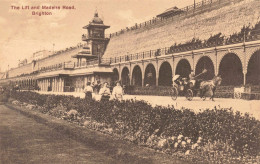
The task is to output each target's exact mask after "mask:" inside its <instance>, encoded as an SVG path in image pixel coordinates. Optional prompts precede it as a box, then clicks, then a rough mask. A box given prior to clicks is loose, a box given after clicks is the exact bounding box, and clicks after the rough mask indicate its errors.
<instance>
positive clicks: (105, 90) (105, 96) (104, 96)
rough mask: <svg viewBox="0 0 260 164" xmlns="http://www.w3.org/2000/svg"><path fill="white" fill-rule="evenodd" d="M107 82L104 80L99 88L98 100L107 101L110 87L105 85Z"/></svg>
mask: <svg viewBox="0 0 260 164" xmlns="http://www.w3.org/2000/svg"><path fill="white" fill-rule="evenodd" d="M107 85H108V83H107V82H105V83H104V85H103V87H102V88H101V89H100V91H99V94H100V95H101V100H100V101H108V100H109V98H110V94H111V93H110V89H109V88H108V87H107Z"/></svg>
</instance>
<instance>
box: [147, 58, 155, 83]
mask: <svg viewBox="0 0 260 164" xmlns="http://www.w3.org/2000/svg"><path fill="white" fill-rule="evenodd" d="M146 84H149V85H150V86H153V85H156V70H155V68H154V66H153V64H151V63H149V64H148V65H147V66H146V68H145V74H144V85H146Z"/></svg>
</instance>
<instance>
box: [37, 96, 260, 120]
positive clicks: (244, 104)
mask: <svg viewBox="0 0 260 164" xmlns="http://www.w3.org/2000/svg"><path fill="white" fill-rule="evenodd" d="M40 93H41V94H62V95H73V96H75V97H81V98H84V96H85V95H84V93H79V92H65V93H64V92H63V93H58V92H57V93H55V92H40ZM94 96H95V97H96V99H97V100H99V99H100V95H94ZM124 99H137V100H144V101H147V102H148V103H150V104H151V105H152V106H156V105H162V106H168V105H170V106H171V105H173V106H174V107H175V108H177V109H181V108H182V107H185V108H189V109H193V110H194V111H195V112H198V111H199V110H200V109H202V110H204V109H214V107H215V106H216V107H221V108H232V109H234V110H235V111H240V112H241V113H246V112H247V113H249V114H250V115H251V116H254V117H255V118H256V119H258V120H260V100H242V99H231V98H215V101H214V102H213V101H210V100H209V99H208V98H207V99H206V100H205V101H203V100H201V99H200V98H199V97H194V98H193V100H192V101H188V100H186V98H185V97H178V99H177V100H175V101H173V100H172V99H171V97H169V96H149V95H124Z"/></svg>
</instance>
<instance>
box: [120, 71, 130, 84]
mask: <svg viewBox="0 0 260 164" xmlns="http://www.w3.org/2000/svg"><path fill="white" fill-rule="evenodd" d="M129 73H130V72H129V69H128V68H127V67H124V68H123V70H122V73H121V80H122V85H130V78H129V76H130V74H129Z"/></svg>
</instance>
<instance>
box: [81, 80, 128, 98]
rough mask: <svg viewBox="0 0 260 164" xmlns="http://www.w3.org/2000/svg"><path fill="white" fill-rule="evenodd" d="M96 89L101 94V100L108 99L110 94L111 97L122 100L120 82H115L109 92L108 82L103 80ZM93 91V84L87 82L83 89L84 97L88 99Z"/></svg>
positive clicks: (122, 92)
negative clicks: (101, 85) (101, 84)
mask: <svg viewBox="0 0 260 164" xmlns="http://www.w3.org/2000/svg"><path fill="white" fill-rule="evenodd" d="M97 91H98V94H99V95H101V101H106V100H109V99H110V98H111V96H112V98H114V99H117V100H122V99H123V94H124V91H123V88H122V87H121V84H120V82H116V85H115V87H114V88H113V91H112V93H111V90H110V88H109V87H108V83H107V82H105V83H104V84H103V87H100V88H99V90H97ZM93 92H94V90H93V86H92V85H91V83H90V82H88V83H87V86H86V87H85V89H84V93H85V99H87V100H90V99H92V93H93Z"/></svg>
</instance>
